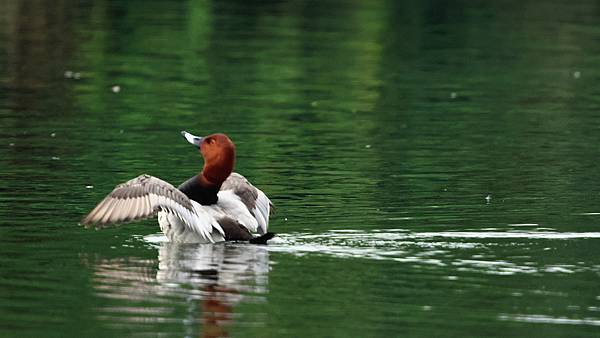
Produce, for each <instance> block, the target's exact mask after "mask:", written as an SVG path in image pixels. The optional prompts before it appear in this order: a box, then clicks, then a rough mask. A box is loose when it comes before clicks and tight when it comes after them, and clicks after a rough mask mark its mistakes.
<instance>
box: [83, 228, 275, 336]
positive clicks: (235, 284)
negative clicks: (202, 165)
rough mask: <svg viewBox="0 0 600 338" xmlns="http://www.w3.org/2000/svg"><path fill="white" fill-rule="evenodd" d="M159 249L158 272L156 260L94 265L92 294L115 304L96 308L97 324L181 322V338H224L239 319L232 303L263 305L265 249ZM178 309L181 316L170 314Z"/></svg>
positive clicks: (167, 246) (226, 246) (235, 246)
mask: <svg viewBox="0 0 600 338" xmlns="http://www.w3.org/2000/svg"><path fill="white" fill-rule="evenodd" d="M150 241H152V239H150ZM158 245H159V249H158V270H156V263H157V262H156V260H144V259H136V258H129V259H109V260H103V261H101V262H99V263H97V264H95V279H94V284H95V285H94V287H95V290H96V295H98V296H100V297H103V298H107V299H109V300H112V301H115V302H116V303H117V305H114V304H113V303H112V302H111V305H109V306H102V307H101V308H100V311H101V312H102V315H101V316H100V319H101V320H103V321H108V322H110V325H111V326H115V327H129V326H131V325H132V324H142V325H145V324H148V325H151V324H161V323H162V324H164V323H175V324H176V323H183V324H184V326H185V327H184V328H183V329H184V331H185V333H186V335H194V336H198V335H199V334H198V333H197V332H201V336H202V337H224V336H228V335H229V334H228V328H229V327H230V326H231V325H232V324H233V322H234V319H235V320H236V321H237V320H240V319H241V317H240V316H238V315H235V316H234V313H235V312H236V311H235V307H236V305H238V304H239V303H240V302H262V301H264V294H266V292H267V291H268V289H267V283H268V272H269V253H268V251H267V250H266V248H265V247H262V246H252V245H242V244H231V243H226V244H215V245H177V244H174V243H168V242H161V243H158ZM173 298H179V299H180V301H173ZM124 301H125V302H126V303H125V304H122V305H121V304H120V303H121V302H124ZM149 302H150V303H149ZM180 307H183V310H181V311H182V312H183V317H184V318H177V316H176V315H175V314H176V313H177V312H178V311H180V309H179V308H180ZM242 317H243V316H242ZM254 324H255V323H254ZM140 330H142V331H144V329H143V328H140Z"/></svg>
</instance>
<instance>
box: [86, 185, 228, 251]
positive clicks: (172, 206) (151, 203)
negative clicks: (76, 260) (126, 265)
mask: <svg viewBox="0 0 600 338" xmlns="http://www.w3.org/2000/svg"><path fill="white" fill-rule="evenodd" d="M160 210H163V211H167V212H169V213H171V214H173V215H175V216H176V217H177V218H179V219H180V220H181V221H182V222H183V224H185V226H186V227H188V228H189V229H190V230H192V231H195V232H197V233H199V234H200V235H201V236H202V237H204V238H206V239H208V240H210V241H212V237H211V232H212V230H213V227H214V224H215V222H214V220H213V219H212V217H209V215H207V214H206V213H203V212H202V211H200V210H197V209H195V208H194V205H193V204H192V201H190V199H189V198H188V197H187V196H186V195H185V194H184V193H182V192H181V191H179V190H178V189H177V188H175V187H173V186H172V185H171V184H169V183H167V182H165V181H163V180H161V179H159V178H156V177H153V176H150V175H141V176H138V177H136V178H134V179H132V180H129V181H127V182H125V183H123V184H120V185H118V186H116V187H115V189H114V190H113V191H112V192H111V193H110V194H108V195H107V196H106V197H105V198H104V199H103V200H102V201H101V202H100V203H98V205H97V206H96V207H95V208H94V209H93V210H92V211H91V212H90V213H89V214H88V215H87V216H86V217H85V218H84V219H83V220H82V221H81V223H82V224H84V225H86V226H90V225H94V224H95V225H96V227H99V228H102V227H105V226H107V225H110V224H117V223H124V222H129V221H138V220H143V219H146V218H149V217H152V216H154V215H156V214H157V213H158V211H160ZM216 229H217V230H218V231H219V232H221V233H222V232H223V230H222V229H221V227H220V226H218V225H217V226H216Z"/></svg>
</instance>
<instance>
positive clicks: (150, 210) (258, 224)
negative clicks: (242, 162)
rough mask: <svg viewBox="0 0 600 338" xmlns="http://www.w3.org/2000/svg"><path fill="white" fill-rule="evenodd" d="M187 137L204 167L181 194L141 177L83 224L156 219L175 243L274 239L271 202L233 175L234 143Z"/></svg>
mask: <svg viewBox="0 0 600 338" xmlns="http://www.w3.org/2000/svg"><path fill="white" fill-rule="evenodd" d="M182 134H183V135H184V136H185V137H186V139H187V140H188V141H189V142H190V143H192V144H194V145H196V146H198V147H199V148H200V149H201V153H202V155H203V157H204V159H205V165H204V168H203V170H202V172H200V174H198V175H196V176H193V177H191V178H190V179H189V180H187V181H186V182H184V183H183V184H181V185H180V186H179V188H175V187H174V186H173V185H171V184H169V183H167V182H165V181H163V180H161V179H159V178H156V177H153V176H150V175H141V176H138V177H136V178H134V179H132V180H130V181H127V182H125V183H123V184H120V185H118V186H117V187H115V189H114V190H113V191H112V192H111V193H110V194H109V195H108V196H106V197H105V198H104V200H102V202H100V203H99V204H98V205H97V206H96V208H94V210H92V211H91V212H90V213H89V214H88V215H87V217H86V218H85V219H84V220H83V221H82V223H83V224H86V225H89V224H96V225H97V226H99V227H102V226H105V225H109V224H116V223H124V222H130V221H136V220H141V219H145V218H149V217H152V216H154V215H157V216H158V223H159V225H160V229H161V230H162V232H163V233H164V234H165V235H166V236H167V237H168V238H169V240H170V241H172V242H178V243H214V242H220V241H226V240H240V241H251V242H257V243H261V242H264V241H266V240H268V239H270V238H271V237H272V236H273V235H272V234H271V233H267V229H268V226H269V216H270V211H271V206H272V205H271V201H270V200H269V198H268V197H267V196H266V195H265V194H264V193H263V192H262V191H260V190H259V189H257V188H256V187H254V186H253V185H252V184H251V183H250V182H248V180H247V179H246V178H245V177H243V176H242V175H240V174H237V173H232V172H231V171H232V169H233V163H234V160H235V147H234V145H233V142H231V140H229V138H228V137H227V136H225V135H223V134H215V135H210V136H207V137H204V138H201V137H196V136H193V135H191V134H189V133H186V132H182ZM253 233H258V234H259V235H261V236H260V237H254V236H253V235H252V234H253Z"/></svg>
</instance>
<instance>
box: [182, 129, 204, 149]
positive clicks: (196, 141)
mask: <svg viewBox="0 0 600 338" xmlns="http://www.w3.org/2000/svg"><path fill="white" fill-rule="evenodd" d="M181 135H183V137H185V139H186V140H187V141H188V142H189V143H191V144H193V145H195V146H196V147H200V143H202V139H203V137H202V136H195V135H192V134H190V133H188V132H187V131H185V130H184V131H182V132H181Z"/></svg>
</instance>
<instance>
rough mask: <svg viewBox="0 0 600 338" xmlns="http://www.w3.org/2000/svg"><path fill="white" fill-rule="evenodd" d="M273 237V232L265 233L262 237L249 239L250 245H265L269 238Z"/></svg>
mask: <svg viewBox="0 0 600 338" xmlns="http://www.w3.org/2000/svg"><path fill="white" fill-rule="evenodd" d="M273 237H275V233H274V232H267V233H266V234H264V235H261V236H258V237H254V238H252V239H250V241H249V242H250V244H267V241H268V240H270V239H271V238H273Z"/></svg>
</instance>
